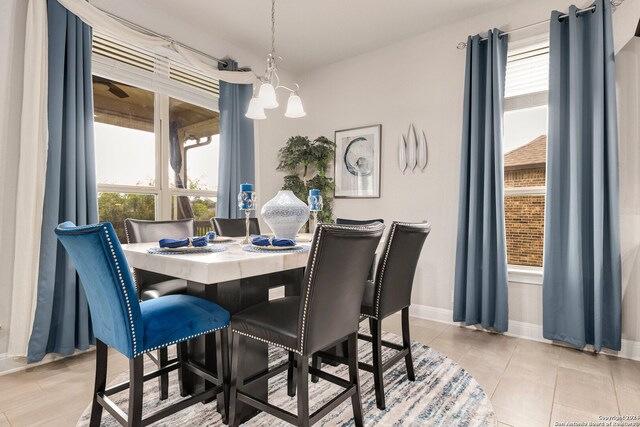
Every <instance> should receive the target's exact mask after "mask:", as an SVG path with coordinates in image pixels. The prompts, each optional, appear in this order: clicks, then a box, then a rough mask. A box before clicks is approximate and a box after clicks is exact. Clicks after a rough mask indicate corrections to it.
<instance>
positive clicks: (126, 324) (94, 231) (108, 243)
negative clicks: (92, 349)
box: [55, 221, 143, 358]
mask: <svg viewBox="0 0 640 427" xmlns="http://www.w3.org/2000/svg"><path fill="white" fill-rule="evenodd" d="M55 233H56V235H57V237H58V240H60V242H61V243H62V245H63V246H64V248H65V249H66V251H67V253H68V254H69V256H70V258H71V260H72V261H73V264H74V266H75V268H76V270H77V272H78V275H79V276H80V283H81V284H82V287H83V289H84V291H85V293H86V295H87V300H88V302H89V309H90V311H91V323H92V325H93V332H94V335H95V336H96V338H98V339H99V340H100V341H102V342H104V343H106V344H107V345H109V346H111V347H113V348H115V349H117V350H118V351H120V352H121V353H122V354H124V355H125V356H127V357H129V358H134V357H136V356H138V355H139V354H140V352H141V351H142V342H143V336H142V335H143V326H142V316H141V313H140V305H139V303H138V298H137V296H136V291H135V288H134V285H133V279H132V277H131V273H129V265H128V264H127V260H126V258H125V256H124V253H123V251H122V247H121V246H120V241H119V240H118V236H116V233H115V231H114V230H113V226H112V225H111V223H110V222H103V223H100V224H92V225H86V226H79V227H76V226H75V225H74V224H73V223H72V222H70V221H67V222H65V223H62V224H60V225H59V226H58V227H57V228H56V230H55Z"/></svg>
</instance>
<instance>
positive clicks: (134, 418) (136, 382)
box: [127, 356, 144, 427]
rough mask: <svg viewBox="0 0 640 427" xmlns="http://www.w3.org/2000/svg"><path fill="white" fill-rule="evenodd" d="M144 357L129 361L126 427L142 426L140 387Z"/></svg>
mask: <svg viewBox="0 0 640 427" xmlns="http://www.w3.org/2000/svg"><path fill="white" fill-rule="evenodd" d="M143 357H144V356H138V357H135V358H133V359H130V360H129V414H128V422H127V427H140V426H142V387H143V386H144V382H143V376H144V371H143V369H144V359H143Z"/></svg>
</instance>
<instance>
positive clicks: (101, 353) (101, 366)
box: [89, 340, 109, 427]
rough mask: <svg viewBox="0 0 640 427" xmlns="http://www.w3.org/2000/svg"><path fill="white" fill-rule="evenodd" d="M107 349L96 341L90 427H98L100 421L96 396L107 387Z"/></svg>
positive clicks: (100, 407) (100, 414)
mask: <svg viewBox="0 0 640 427" xmlns="http://www.w3.org/2000/svg"><path fill="white" fill-rule="evenodd" d="M108 358H109V348H108V347H107V345H106V344H105V343H103V342H102V341H100V340H96V378H95V383H94V386H93V399H92V400H91V420H90V421H89V426H90V427H98V426H99V425H100V420H101V419H102V405H100V404H99V403H98V398H97V394H98V393H104V390H105V388H106V386H107V360H108Z"/></svg>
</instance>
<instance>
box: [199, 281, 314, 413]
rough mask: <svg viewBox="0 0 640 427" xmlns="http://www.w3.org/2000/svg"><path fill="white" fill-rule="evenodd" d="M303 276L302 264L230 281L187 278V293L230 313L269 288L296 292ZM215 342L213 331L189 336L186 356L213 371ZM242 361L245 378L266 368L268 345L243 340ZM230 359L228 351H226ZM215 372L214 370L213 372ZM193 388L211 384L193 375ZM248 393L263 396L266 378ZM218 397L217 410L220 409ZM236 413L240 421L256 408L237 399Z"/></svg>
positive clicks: (264, 294)
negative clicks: (210, 281)
mask: <svg viewBox="0 0 640 427" xmlns="http://www.w3.org/2000/svg"><path fill="white" fill-rule="evenodd" d="M303 276H304V268H297V269H293V270H287V271H282V272H278V273H272V274H267V275H262V276H253V277H247V278H244V279H240V280H233V281H230V282H222V283H215V284H203V283H197V282H188V284H187V293H188V294H189V295H193V296H197V297H200V298H205V299H208V300H210V301H213V302H215V303H216V304H218V305H220V306H221V307H224V308H225V309H226V310H228V311H229V312H230V313H231V316H232V317H233V315H234V314H236V313H238V312H240V311H242V310H244V309H247V308H249V307H252V306H254V305H256V304H260V303H263V302H266V301H268V300H269V288H273V287H277V286H282V285H284V286H285V295H287V296H293V295H300V285H301V283H302V279H303ZM228 335H229V345H228V349H229V351H231V348H232V346H231V339H232V334H231V333H229V334H228ZM215 350H216V343H215V339H214V337H213V335H210V336H201V337H197V338H195V339H193V340H192V341H191V343H190V345H189V356H190V358H192V359H193V360H195V361H196V362H199V363H201V364H203V365H204V366H205V367H206V368H207V369H208V370H210V371H211V372H216V365H217V363H216V351H215ZM244 351H245V354H244V357H243V359H244V362H243V366H241V367H240V369H242V370H243V373H242V377H243V378H249V377H252V376H253V375H256V374H258V373H260V372H263V371H264V370H266V369H267V368H268V348H267V344H265V343H262V342H260V341H257V340H251V339H249V340H245V346H244ZM229 360H231V355H229ZM216 374H217V372H216ZM193 381H194V382H193V390H190V392H191V393H197V392H199V391H202V390H203V389H205V388H209V387H213V384H210V383H208V382H205V381H203V380H202V379H201V378H194V379H193ZM225 384H227V385H228V384H229V378H225ZM248 391H249V392H250V393H251V394H252V395H254V396H256V397H259V398H261V399H264V400H265V401H266V400H267V395H268V383H267V381H266V380H265V381H257V382H256V383H254V384H252V385H251V386H250V387H249V390H248ZM221 401H222V399H218V411H219V412H222V409H223V408H222V407H221V405H220V402H221ZM238 405H239V406H238V408H237V411H238V414H239V418H240V421H241V422H244V421H247V420H248V419H250V418H252V417H254V416H255V415H257V414H258V412H259V411H258V410H257V409H254V408H252V407H249V406H246V405H243V404H242V403H240V402H239V403H238Z"/></svg>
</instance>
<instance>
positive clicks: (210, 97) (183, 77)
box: [92, 31, 220, 110]
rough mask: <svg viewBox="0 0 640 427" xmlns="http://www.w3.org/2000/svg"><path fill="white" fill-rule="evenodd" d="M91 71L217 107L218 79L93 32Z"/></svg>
mask: <svg viewBox="0 0 640 427" xmlns="http://www.w3.org/2000/svg"><path fill="white" fill-rule="evenodd" d="M92 53H93V60H92V63H93V73H94V74H96V75H98V76H101V77H106V78H110V79H114V80H120V81H122V82H126V83H129V84H133V85H136V86H138V87H141V88H143V89H146V90H150V91H153V92H157V93H162V94H165V95H169V96H172V97H176V98H180V99H184V100H186V101H189V102H192V103H195V104H197V105H200V106H202V107H205V108H210V109H214V110H218V96H219V93H220V89H219V81H218V80H217V79H215V78H213V77H210V76H206V75H204V74H203V73H202V72H200V71H199V70H197V69H195V68H194V67H192V66H191V65H188V64H183V63H180V62H178V61H175V60H173V59H171V58H167V57H165V56H162V55H159V54H156V53H154V52H150V51H148V50H144V49H140V48H137V47H135V46H132V45H130V44H128V43H126V42H123V41H121V40H117V39H114V38H113V37H111V36H108V35H106V34H102V33H100V32H98V31H94V32H93V50H92Z"/></svg>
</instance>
